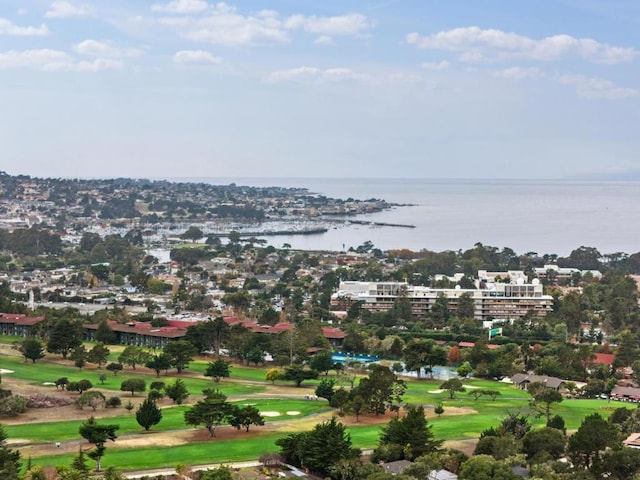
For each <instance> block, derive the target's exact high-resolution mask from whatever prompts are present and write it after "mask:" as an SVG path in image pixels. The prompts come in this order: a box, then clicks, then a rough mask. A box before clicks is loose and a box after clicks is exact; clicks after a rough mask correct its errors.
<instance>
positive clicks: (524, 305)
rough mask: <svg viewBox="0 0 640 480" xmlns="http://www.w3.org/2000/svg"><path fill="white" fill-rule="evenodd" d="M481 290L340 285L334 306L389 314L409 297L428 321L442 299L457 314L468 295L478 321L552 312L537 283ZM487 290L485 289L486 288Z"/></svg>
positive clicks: (395, 284) (488, 286)
mask: <svg viewBox="0 0 640 480" xmlns="http://www.w3.org/2000/svg"><path fill="white" fill-rule="evenodd" d="M480 285H481V287H483V288H478V289H463V288H459V287H456V288H429V287H421V286H413V285H410V284H408V283H406V282H357V281H351V282H350V281H348V282H340V286H339V289H338V291H337V292H336V293H334V294H333V296H332V304H333V305H334V306H336V307H338V308H341V309H346V308H348V306H349V304H351V303H353V302H357V301H361V302H362V306H363V308H365V309H367V310H370V311H372V312H386V311H389V310H390V309H391V308H392V307H393V305H394V303H395V301H396V299H398V298H399V297H406V298H407V299H408V300H409V302H410V304H411V312H412V314H413V315H414V316H415V317H417V318H426V316H427V314H428V313H429V312H430V311H431V309H432V308H433V305H434V304H435V302H436V300H437V299H438V297H440V296H445V297H446V298H447V300H448V304H449V309H450V310H451V311H452V312H455V311H456V310H457V304H458V300H459V298H460V297H461V296H462V295H463V294H465V293H466V294H468V295H469V296H470V297H471V298H472V299H473V303H474V317H475V318H476V319H477V320H492V319H495V320H512V319H515V318H521V317H524V316H525V315H527V314H528V313H529V312H533V314H534V315H536V316H539V317H543V316H545V315H546V314H547V313H548V312H550V311H551V306H552V304H553V298H552V297H551V296H550V295H544V294H543V287H542V285H541V284H540V282H539V281H538V280H533V282H532V283H524V280H523V279H521V278H520V279H518V280H517V281H515V282H514V283H484V282H483V283H481V284H480ZM484 287H486V288H484Z"/></svg>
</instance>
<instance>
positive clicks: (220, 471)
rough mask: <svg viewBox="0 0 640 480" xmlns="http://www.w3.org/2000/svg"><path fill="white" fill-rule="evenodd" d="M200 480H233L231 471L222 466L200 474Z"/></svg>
mask: <svg viewBox="0 0 640 480" xmlns="http://www.w3.org/2000/svg"><path fill="white" fill-rule="evenodd" d="M200 480H233V475H232V474H231V469H230V468H229V467H226V466H224V465H221V466H219V467H218V468H216V469H215V470H207V471H205V472H203V473H202V475H201V476H200Z"/></svg>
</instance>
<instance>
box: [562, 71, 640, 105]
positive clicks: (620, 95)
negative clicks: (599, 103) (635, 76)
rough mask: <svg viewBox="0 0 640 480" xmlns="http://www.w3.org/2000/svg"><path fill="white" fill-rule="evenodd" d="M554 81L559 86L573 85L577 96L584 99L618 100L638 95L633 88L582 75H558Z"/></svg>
mask: <svg viewBox="0 0 640 480" xmlns="http://www.w3.org/2000/svg"><path fill="white" fill-rule="evenodd" d="M556 81H557V82H558V83H559V84H561V85H575V87H576V91H577V92H578V95H579V96H581V97H584V98H592V99H605V100H620V99H624V98H631V97H637V96H638V95H639V94H640V92H638V90H636V89H635V88H628V87H620V86H618V85H616V84H615V83H613V82H611V81H610V80H603V79H601V78H589V77H585V76H583V75H560V76H558V77H557V78H556Z"/></svg>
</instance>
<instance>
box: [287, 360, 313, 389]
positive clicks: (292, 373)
mask: <svg viewBox="0 0 640 480" xmlns="http://www.w3.org/2000/svg"><path fill="white" fill-rule="evenodd" d="M280 378H281V379H282V380H289V381H293V382H295V383H296V387H299V386H300V385H302V382H304V381H305V380H313V379H316V378H318V372H316V371H315V370H307V369H305V368H304V367H303V366H302V365H291V366H290V367H287V368H285V369H284V373H282V375H280Z"/></svg>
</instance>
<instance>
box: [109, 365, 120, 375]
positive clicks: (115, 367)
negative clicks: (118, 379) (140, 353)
mask: <svg viewBox="0 0 640 480" xmlns="http://www.w3.org/2000/svg"><path fill="white" fill-rule="evenodd" d="M107 370H109V371H110V372H113V375H114V376H115V375H117V374H118V372H119V371H121V370H122V364H121V363H115V362H111V363H110V364H109V365H107Z"/></svg>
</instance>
